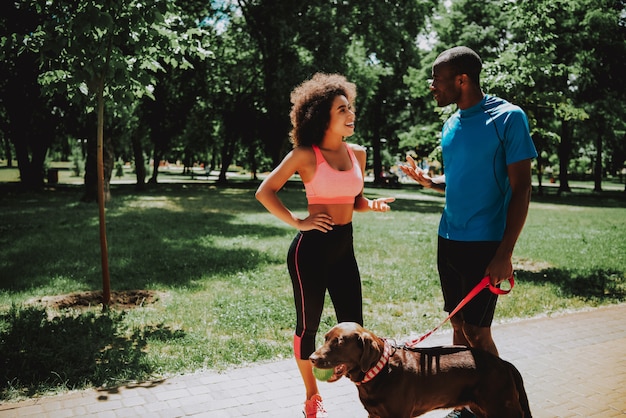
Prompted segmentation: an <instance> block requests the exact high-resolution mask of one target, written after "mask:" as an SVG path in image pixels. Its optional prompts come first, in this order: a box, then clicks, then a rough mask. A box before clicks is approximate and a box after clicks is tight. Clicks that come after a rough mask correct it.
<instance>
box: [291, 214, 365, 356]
mask: <svg viewBox="0 0 626 418" xmlns="http://www.w3.org/2000/svg"><path fill="white" fill-rule="evenodd" d="M287 267H288V268H289V274H290V276H291V281H292V284H293V294H294V301H295V306H296V318H297V323H296V331H295V335H294V340H293V348H294V354H295V356H296V358H298V359H301V360H306V359H308V358H309V356H310V355H311V354H312V353H313V351H315V336H316V335H317V330H318V327H319V324H320V319H321V317H322V310H323V308H324V298H325V296H326V289H328V294H329V295H330V297H331V300H332V302H333V306H334V307H335V315H336V317H337V322H347V321H349V322H357V323H359V324H361V325H362V324H363V304H362V293H361V276H360V274H359V268H358V266H357V263H356V258H355V257H354V248H353V245H352V224H351V223H349V224H346V225H341V226H336V225H335V226H334V227H333V229H332V231H329V232H326V233H324V232H320V231H305V232H303V231H300V232H298V234H297V235H296V237H295V238H294V240H293V242H292V243H291V247H290V248H289V253H288V255H287Z"/></svg>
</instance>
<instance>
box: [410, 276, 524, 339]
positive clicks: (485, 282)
mask: <svg viewBox="0 0 626 418" xmlns="http://www.w3.org/2000/svg"><path fill="white" fill-rule="evenodd" d="M509 283H510V284H511V288H510V289H509V290H502V289H500V288H499V287H495V286H493V285H492V284H491V282H490V281H489V276H485V277H483V279H482V280H481V281H480V283H478V284H477V285H476V286H475V287H474V288H473V289H472V290H471V292H469V293H468V294H467V296H465V297H464V298H463V299H462V300H461V302H459V304H458V305H457V307H456V308H454V310H453V311H452V312H450V315H448V317H447V318H446V319H444V320H443V322H441V324H439V325H437V326H436V327H435V328H433V329H432V330H431V331H429V332H427V333H426V334H424V335H422V336H421V337H419V338H417V339H415V340H413V341H411V342H409V343H406V344H405V345H404V346H405V347H409V348H410V347H414V346H416V345H417V344H419V343H421V342H422V341H424V340H425V339H426V338H428V337H430V336H431V335H432V334H433V333H434V332H435V331H437V330H438V329H439V327H440V326H442V325H443V324H445V323H446V321H448V319H450V318H452V317H453V316H454V315H455V314H456V313H457V312H458V311H460V310H461V308H462V307H463V306H465V304H467V302H469V301H470V300H472V299H473V298H474V296H476V295H477V294H479V293H480V292H481V291H482V290H483V289H484V288H485V287H488V288H489V290H491V293H494V294H496V295H506V294H507V293H509V292H510V291H511V290H513V286H515V280H514V279H513V276H511V277H510V278H509Z"/></svg>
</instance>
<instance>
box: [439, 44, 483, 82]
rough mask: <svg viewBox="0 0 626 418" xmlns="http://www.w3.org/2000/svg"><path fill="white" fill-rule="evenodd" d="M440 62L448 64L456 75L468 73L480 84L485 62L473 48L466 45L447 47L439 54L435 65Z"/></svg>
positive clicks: (471, 78)
mask: <svg viewBox="0 0 626 418" xmlns="http://www.w3.org/2000/svg"><path fill="white" fill-rule="evenodd" d="M439 64H446V65H448V66H449V67H450V69H452V71H453V72H454V74H455V75H460V74H467V76H468V77H469V78H470V80H472V81H473V82H474V83H476V85H477V86H480V72H481V70H482V68H483V62H482V60H481V59H480V56H479V55H478V54H477V53H476V52H474V51H473V50H472V49H470V48H468V47H466V46H455V47H454V48H450V49H447V50H445V51H443V52H442V53H441V54H439V56H438V57H437V59H435V63H434V64H433V66H436V65H439Z"/></svg>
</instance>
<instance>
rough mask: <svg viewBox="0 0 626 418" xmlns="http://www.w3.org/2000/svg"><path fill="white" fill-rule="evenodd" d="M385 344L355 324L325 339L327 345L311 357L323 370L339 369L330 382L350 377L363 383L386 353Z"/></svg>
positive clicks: (334, 330) (342, 325)
mask: <svg viewBox="0 0 626 418" xmlns="http://www.w3.org/2000/svg"><path fill="white" fill-rule="evenodd" d="M384 345H385V343H384V341H383V340H382V339H380V338H378V337H377V336H376V335H374V334H373V333H371V332H370V331H368V330H366V329H365V328H363V327H362V326H360V325H359V324H357V323H355V322H342V323H339V324H337V325H335V326H334V327H332V328H331V329H330V331H328V332H327V333H326V335H325V336H324V344H323V345H322V346H321V347H320V348H318V349H317V350H316V351H315V352H314V353H313V354H311V356H310V357H309V358H310V359H311V362H312V363H313V365H314V366H315V367H317V368H319V369H331V368H333V369H335V372H334V375H333V377H332V378H330V379H329V380H328V381H329V382H334V381H335V380H338V379H340V378H341V377H342V376H347V377H348V378H349V379H350V380H352V381H353V382H360V381H361V380H362V379H363V376H364V375H365V373H366V372H367V371H368V370H369V369H370V368H372V366H374V365H375V364H376V363H377V362H378V360H379V359H380V357H381V355H382V354H383V350H384Z"/></svg>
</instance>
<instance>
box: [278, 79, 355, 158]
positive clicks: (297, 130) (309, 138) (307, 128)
mask: <svg viewBox="0 0 626 418" xmlns="http://www.w3.org/2000/svg"><path fill="white" fill-rule="evenodd" d="M340 95H343V96H345V97H346V99H348V103H350V104H351V105H353V104H354V99H355V98H356V85H355V84H354V83H351V82H349V81H348V80H347V79H346V78H345V77H344V76H342V75H340V74H324V73H316V74H314V75H313V77H311V79H309V80H306V81H305V82H303V83H302V84H300V85H299V86H298V87H296V88H295V89H294V90H293V91H292V92H291V103H292V107H291V112H290V113H289V117H290V118H291V125H292V126H293V129H292V130H291V133H290V136H291V142H292V143H293V146H294V147H297V146H300V145H307V146H311V145H313V144H319V143H320V142H322V139H323V138H324V133H325V132H326V128H327V127H328V123H329V122H330V107H331V105H332V103H333V100H334V99H335V97H337V96H340Z"/></svg>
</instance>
